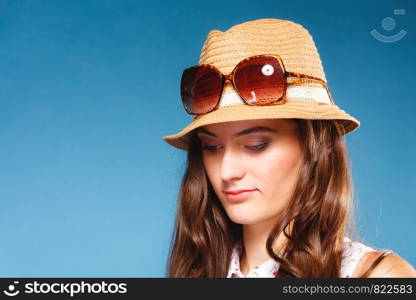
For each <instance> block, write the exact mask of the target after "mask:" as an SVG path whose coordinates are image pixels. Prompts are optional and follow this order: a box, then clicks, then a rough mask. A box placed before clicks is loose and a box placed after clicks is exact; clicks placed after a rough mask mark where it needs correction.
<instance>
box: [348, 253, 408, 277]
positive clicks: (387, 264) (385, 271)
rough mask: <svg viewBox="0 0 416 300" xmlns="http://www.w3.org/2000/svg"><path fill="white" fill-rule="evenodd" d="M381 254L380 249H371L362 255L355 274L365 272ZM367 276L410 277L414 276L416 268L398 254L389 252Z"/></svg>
mask: <svg viewBox="0 0 416 300" xmlns="http://www.w3.org/2000/svg"><path fill="white" fill-rule="evenodd" d="M381 254H382V252H380V251H371V252H368V253H366V254H364V255H363V257H362V259H361V260H360V262H359V264H358V266H357V270H356V272H354V273H356V274H355V275H357V274H362V273H363V272H365V271H366V270H367V269H368V268H369V267H370V266H371V265H372V264H373V263H374V262H375V261H376V260H377V258H378V257H379V256H380V255H381ZM368 277H373V278H376V277H377V278H380V277H395V278H397V277H399V278H403V277H411V278H416V270H415V269H414V268H413V266H412V265H411V264H410V263H409V262H407V261H406V260H405V259H403V258H401V257H400V256H398V255H396V254H394V253H390V254H388V255H386V256H385V257H384V258H383V259H382V260H381V261H380V262H379V264H378V265H377V266H376V267H375V268H374V269H373V270H372V271H371V272H370V274H369V275H368Z"/></svg>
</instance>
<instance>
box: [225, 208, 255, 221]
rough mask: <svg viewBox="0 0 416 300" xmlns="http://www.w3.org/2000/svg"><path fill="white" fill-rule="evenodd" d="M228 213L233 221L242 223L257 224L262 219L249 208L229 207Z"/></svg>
mask: <svg viewBox="0 0 416 300" xmlns="http://www.w3.org/2000/svg"><path fill="white" fill-rule="evenodd" d="M227 214H228V217H229V218H230V220H231V221H233V222H234V223H237V224H241V225H248V224H255V223H258V222H259V221H261V218H259V217H257V216H255V215H253V212H252V211H248V210H247V211H242V210H237V209H229V210H227Z"/></svg>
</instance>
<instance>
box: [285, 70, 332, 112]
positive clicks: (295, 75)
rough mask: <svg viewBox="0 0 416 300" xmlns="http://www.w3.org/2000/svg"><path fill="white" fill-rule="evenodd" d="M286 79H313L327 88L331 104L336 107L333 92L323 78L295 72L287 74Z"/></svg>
mask: <svg viewBox="0 0 416 300" xmlns="http://www.w3.org/2000/svg"><path fill="white" fill-rule="evenodd" d="M286 77H297V78H306V79H312V80H316V81H319V82H320V83H322V85H323V86H324V87H325V89H326V91H327V93H328V96H329V100H330V101H331V103H332V104H333V105H335V102H334V100H333V99H332V95H331V91H330V90H329V87H328V85H327V84H326V82H325V81H323V80H322V79H321V78H318V77H314V76H311V75H306V74H299V73H293V72H286Z"/></svg>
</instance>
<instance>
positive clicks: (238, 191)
mask: <svg viewBox="0 0 416 300" xmlns="http://www.w3.org/2000/svg"><path fill="white" fill-rule="evenodd" d="M251 191H254V189H253V190H234V191H227V192H225V193H226V194H230V195H238V194H241V193H244V192H251Z"/></svg>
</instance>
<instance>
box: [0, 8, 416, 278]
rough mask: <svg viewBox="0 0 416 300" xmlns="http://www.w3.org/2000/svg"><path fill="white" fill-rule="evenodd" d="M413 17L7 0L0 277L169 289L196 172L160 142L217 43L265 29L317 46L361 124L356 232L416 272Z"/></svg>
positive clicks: (353, 142) (354, 146) (333, 84)
mask: <svg viewBox="0 0 416 300" xmlns="http://www.w3.org/2000/svg"><path fill="white" fill-rule="evenodd" d="M415 8H416V5H415V2H414V1H394V3H393V1H365V2H364V1H348V2H346V1H343V2H339V1H334V2H333V3H330V2H329V1H316V0H315V1H276V0H274V1H255V2H253V1H251V0H250V1H219V2H209V3H208V2H206V1H204V2H202V1H201V2H198V1H194V2H191V1H157V0H155V1H147V2H146V3H143V2H141V1H127V0H124V1H116V0H114V1H102V0H100V1H99V0H96V1H85V0H83V1H63V0H61V1H19V0H10V1H7V0H0V201H1V202H0V203H1V210H0V236H1V239H2V242H1V244H0V266H1V267H0V275H1V276H3V277H13V276H26V277H38V276H49V277H66V276H74V277H75V276H81V277H98V276H101V277H164V276H165V268H166V261H167V255H168V248H169V242H170V238H171V232H172V228H173V221H174V214H175V206H176V196H177V193H178V188H179V184H180V179H181V176H182V172H183V169H184V163H185V158H186V157H185V152H183V151H181V150H178V149H175V148H173V147H171V146H169V145H168V144H166V143H165V142H164V141H163V140H162V136H164V135H169V134H173V133H176V132H178V131H179V130H181V129H182V128H183V127H184V126H185V125H186V124H187V123H188V122H189V121H190V120H191V117H190V116H189V115H187V114H186V113H185V112H184V110H183V107H182V104H181V103H180V98H179V88H178V86H179V81H180V74H181V71H182V69H184V68H185V67H188V66H190V65H194V64H197V63H198V59H199V53H200V50H201V47H202V45H203V43H204V41H205V38H206V35H207V34H208V32H209V30H211V29H219V30H227V29H228V28H229V27H231V26H233V25H235V24H238V23H242V22H245V21H249V20H254V19H258V18H280V19H287V20H292V21H294V22H297V23H300V24H302V25H303V26H304V27H305V28H307V29H308V30H309V32H310V33H311V34H312V36H313V37H314V40H315V42H316V45H317V47H318V50H319V53H320V55H321V59H322V61H323V64H324V69H325V73H326V75H327V79H328V83H329V86H330V88H331V91H332V94H333V97H334V99H335V102H336V103H337V104H338V105H339V106H340V107H342V108H343V109H345V110H346V111H347V112H349V113H350V114H351V115H353V116H355V117H356V118H357V119H359V120H360V121H361V123H362V125H361V127H360V128H359V129H358V130H357V131H356V132H354V133H352V134H351V135H349V136H348V137H347V145H348V148H349V151H350V152H349V153H350V159H351V165H352V171H353V178H354V184H355V194H356V201H357V203H356V214H357V222H358V225H359V227H358V229H359V233H360V235H361V236H362V237H363V238H364V240H365V241H367V242H368V244H369V245H372V246H375V247H378V248H388V249H393V250H394V251H396V253H398V254H399V255H400V256H402V257H403V258H405V259H406V260H408V261H409V262H410V263H412V264H413V265H414V266H415V265H416V254H415V253H416V235H415V234H414V233H413V231H414V225H415V220H414V213H415V209H416V203H415V202H416V201H415V200H416V175H415V169H416V164H415V159H414V153H416V142H415V140H416V135H415V129H416V126H415V122H414V116H415V109H416V102H415V97H414V94H411V92H412V91H413V88H414V87H415V86H416V76H415V70H416V60H415V53H414V46H415V42H416V37H415V28H416V27H415V25H416V21H415V20H416V17H415ZM394 9H405V10H406V13H405V15H401V16H395V15H394V14H393V10H394ZM385 17H393V18H394V19H395V20H396V28H395V29H393V30H391V31H386V30H384V29H383V28H382V26H381V21H382V20H383V18H385ZM372 29H377V30H378V31H379V32H380V33H383V34H386V35H392V34H395V33H397V32H398V31H400V29H404V30H406V31H407V34H406V36H405V37H404V38H403V39H401V40H400V41H397V42H395V43H382V42H380V41H377V40H376V39H374V38H373V37H372V36H371V35H370V31H371V30H372ZM412 53H413V54H412Z"/></svg>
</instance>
